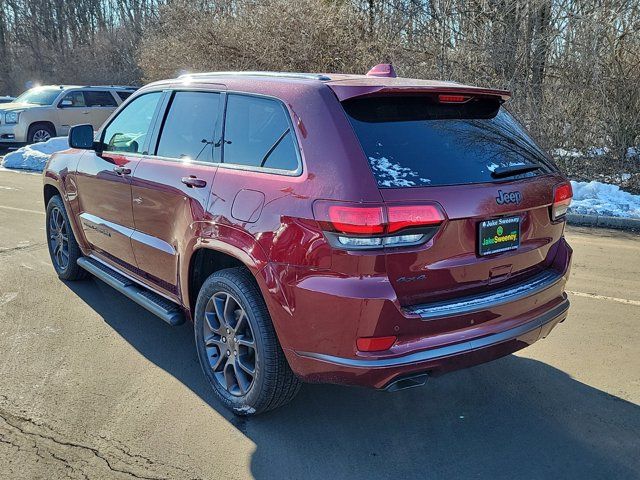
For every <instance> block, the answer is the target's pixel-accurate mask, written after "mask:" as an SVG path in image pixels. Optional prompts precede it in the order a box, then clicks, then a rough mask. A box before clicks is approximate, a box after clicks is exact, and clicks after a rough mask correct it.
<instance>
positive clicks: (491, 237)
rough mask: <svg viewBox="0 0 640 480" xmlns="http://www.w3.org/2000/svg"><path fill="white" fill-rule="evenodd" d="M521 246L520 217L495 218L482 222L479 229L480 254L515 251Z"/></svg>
mask: <svg viewBox="0 0 640 480" xmlns="http://www.w3.org/2000/svg"><path fill="white" fill-rule="evenodd" d="M519 246H520V217H504V218H494V219H492V220H484V221H482V222H480V225H479V228H478V253H479V254H480V255H491V254H493V253H501V252H507V251H509V250H515V249H517V248H518V247H519Z"/></svg>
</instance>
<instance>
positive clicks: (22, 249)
mask: <svg viewBox="0 0 640 480" xmlns="http://www.w3.org/2000/svg"><path fill="white" fill-rule="evenodd" d="M46 246H47V244H46V243H33V244H29V245H18V246H17V247H10V248H0V257H3V256H5V255H9V254H10V253H14V252H16V251H19V252H25V251H27V252H29V251H32V250H39V249H41V248H42V247H46Z"/></svg>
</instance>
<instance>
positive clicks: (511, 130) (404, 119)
mask: <svg viewBox="0 0 640 480" xmlns="http://www.w3.org/2000/svg"><path fill="white" fill-rule="evenodd" d="M343 106H344V108H345V111H346V113H347V116H348V118H349V120H350V122H351V125H352V126H353V128H354V130H355V133H356V135H357V137H358V139H359V141H360V144H361V145H362V148H363V150H364V153H365V154H366V156H367V158H368V160H369V165H370V166H371V169H372V171H373V174H374V176H375V178H376V181H377V183H378V186H379V187H382V188H401V187H421V186H430V185H457V184H465V183H482V182H493V181H496V179H495V178H493V177H492V176H491V172H493V171H494V170H495V169H496V168H499V167H510V166H519V165H530V164H541V165H542V168H541V169H540V170H536V171H534V172H527V173H520V174H518V175H513V176H509V177H508V179H510V180H512V179H517V178H524V177H528V176H535V175H538V174H540V173H546V172H549V171H550V170H552V169H553V167H552V166H551V164H550V163H549V160H548V159H547V157H546V155H545V154H544V152H543V151H542V150H541V149H540V148H539V147H538V146H537V145H536V144H535V142H534V141H533V140H532V139H531V137H530V136H529V135H528V134H527V132H526V131H525V130H524V129H523V128H522V126H521V125H520V124H519V123H518V122H517V121H516V120H515V119H514V118H513V117H512V116H511V115H510V114H509V113H508V112H507V111H506V110H505V109H504V108H502V107H500V105H499V103H498V102H497V101H493V100H472V101H470V102H467V103H465V104H439V103H437V102H435V101H434V100H432V99H431V98H429V97H419V96H413V97H372V98H360V99H353V100H349V101H346V102H344V103H343Z"/></svg>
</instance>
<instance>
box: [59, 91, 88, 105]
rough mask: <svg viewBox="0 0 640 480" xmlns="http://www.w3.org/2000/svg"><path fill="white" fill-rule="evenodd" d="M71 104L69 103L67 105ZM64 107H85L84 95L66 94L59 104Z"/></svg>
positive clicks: (80, 93) (79, 93) (78, 93)
mask: <svg viewBox="0 0 640 480" xmlns="http://www.w3.org/2000/svg"><path fill="white" fill-rule="evenodd" d="M68 102H71V103H68ZM61 103H62V104H63V105H64V106H65V107H67V108H69V107H86V106H87V104H86V103H85V99H84V95H83V94H82V92H69V93H67V94H66V95H65V96H64V98H63V99H62V102H61Z"/></svg>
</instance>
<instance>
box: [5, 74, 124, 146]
mask: <svg viewBox="0 0 640 480" xmlns="http://www.w3.org/2000/svg"><path fill="white" fill-rule="evenodd" d="M135 90H136V88H135V87H115V86H109V87H106V86H105V87H89V86H87V87H79V86H70V85H49V86H44V87H36V88H32V89H31V90H27V91H26V92H24V93H23V94H22V95H20V96H19V97H18V98H16V99H15V100H14V101H13V102H11V103H5V104H1V105H0V146H1V145H14V144H24V143H36V142H46V141H47V140H49V139H50V138H51V137H55V136H64V135H67V134H68V133H69V128H71V127H72V126H73V125H79V124H83V123H88V124H91V125H93V128H95V129H98V128H100V126H101V125H102V123H103V122H104V121H105V120H106V119H107V118H108V117H109V116H110V115H111V113H113V111H114V110H115V109H116V108H117V107H118V106H119V105H120V104H121V103H122V102H123V101H124V100H125V99H126V98H128V97H129V95H131V94H132V93H133V92H134V91H135Z"/></svg>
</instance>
